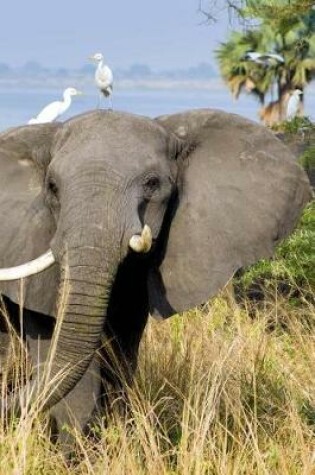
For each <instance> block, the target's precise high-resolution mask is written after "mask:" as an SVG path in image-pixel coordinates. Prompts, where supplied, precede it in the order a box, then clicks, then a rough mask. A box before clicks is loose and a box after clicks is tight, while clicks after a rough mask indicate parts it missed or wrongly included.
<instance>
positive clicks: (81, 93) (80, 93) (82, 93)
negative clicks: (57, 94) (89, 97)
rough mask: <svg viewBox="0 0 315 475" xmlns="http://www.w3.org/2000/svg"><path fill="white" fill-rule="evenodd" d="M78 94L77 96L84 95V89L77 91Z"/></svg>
mask: <svg viewBox="0 0 315 475" xmlns="http://www.w3.org/2000/svg"><path fill="white" fill-rule="evenodd" d="M76 95H77V96H84V92H82V91H77V94H76Z"/></svg>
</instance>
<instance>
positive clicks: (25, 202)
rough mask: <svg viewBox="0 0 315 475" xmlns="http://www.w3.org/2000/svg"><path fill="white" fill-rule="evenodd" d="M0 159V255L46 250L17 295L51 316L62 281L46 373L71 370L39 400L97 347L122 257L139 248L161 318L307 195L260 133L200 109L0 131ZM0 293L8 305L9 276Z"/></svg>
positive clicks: (288, 220)
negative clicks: (64, 292)
mask: <svg viewBox="0 0 315 475" xmlns="http://www.w3.org/2000/svg"><path fill="white" fill-rule="evenodd" d="M0 167H1V168H2V170H3V172H4V173H3V174H2V177H3V176H4V175H5V178H4V179H3V178H2V180H3V182H2V184H1V186H2V191H1V192H0V212H1V213H2V218H1V221H2V227H1V228H0V266H2V267H6V268H8V267H12V266H18V265H20V264H23V263H25V262H26V261H31V260H33V259H35V258H37V257H38V256H39V255H40V254H43V253H45V252H46V251H47V250H48V249H50V251H49V252H48V254H46V258H47V257H48V262H47V265H51V267H50V268H48V269H46V270H43V267H45V265H46V261H47V259H46V260H45V263H44V266H42V267H40V268H39V269H35V270H34V269H32V273H33V272H35V271H36V270H43V271H42V272H41V273H40V274H37V275H33V276H30V277H27V278H26V281H25V288H24V292H23V297H24V300H23V302H21V304H22V305H23V306H24V307H25V308H27V309H29V310H33V311H36V312H40V313H43V314H46V315H52V316H57V311H56V307H57V302H58V291H59V294H60V289H62V288H63V286H64V281H65V279H67V282H68V286H69V291H68V298H67V302H66V308H65V312H64V316H63V320H62V323H61V325H60V329H59V332H60V333H59V337H58V340H57V347H56V352H55V357H54V364H53V369H52V373H51V378H53V377H54V376H55V375H56V374H57V373H58V372H59V371H60V370H62V369H63V368H67V367H69V366H71V367H72V368H74V369H73V370H72V371H71V373H67V376H66V377H65V378H64V379H63V380H62V382H61V383H60V386H59V387H58V391H54V392H53V393H52V394H51V395H50V397H49V398H48V400H47V402H46V407H47V408H48V407H51V406H52V405H54V404H55V403H56V402H57V401H58V400H60V399H61V398H62V397H64V396H65V395H66V394H67V393H68V392H69V391H70V390H71V389H72V388H73V387H74V385H75V384H76V383H77V381H78V380H79V379H80V378H81V377H82V375H83V374H84V372H85V370H86V368H87V366H88V364H89V362H90V360H91V358H92V356H93V354H94V352H95V350H96V349H97V348H98V345H99V342H100V338H101V333H102V329H103V327H104V322H105V320H106V314H107V307H108V301H109V298H110V295H111V291H112V287H113V283H114V281H115V277H116V273H117V270H118V267H119V265H120V264H121V263H122V262H123V261H124V260H125V258H126V256H127V254H129V253H132V252H137V253H140V254H143V253H145V254H146V257H145V259H146V262H147V273H146V279H147V286H146V289H147V290H146V295H144V296H143V299H148V302H149V307H150V311H151V313H152V314H156V315H159V316H162V317H168V316H170V315H172V314H174V313H177V312H179V311H182V310H185V309H188V308H191V307H192V306H195V305H198V304H200V303H202V302H204V301H205V300H207V299H208V298H209V297H210V296H212V295H214V294H215V293H216V292H217V291H218V290H219V289H220V288H221V287H222V286H223V285H224V284H225V283H226V282H227V280H228V279H229V278H230V277H231V276H232V275H233V273H234V272H235V271H236V270H237V269H239V268H240V267H242V266H245V265H248V264H250V263H253V262H255V261H256V260H258V259H259V258H262V257H267V256H270V255H271V254H272V252H273V249H274V247H275V245H276V243H277V242H278V241H279V240H280V239H282V238H283V237H284V236H286V235H287V234H288V233H289V232H290V231H291V230H292V228H293V226H294V224H295V222H296V219H297V217H298V216H299V213H300V211H301V209H302V208H303V206H304V204H305V203H306V202H307V201H308V199H309V196H310V194H309V186H308V183H307V180H306V178H305V177H304V173H303V171H302V170H301V169H300V168H299V167H298V166H297V165H296V164H295V163H294V159H293V157H292V156H291V154H290V152H289V150H288V149H287V148H286V147H285V146H284V145H282V144H281V143H280V141H278V140H277V139H276V138H274V137H273V135H272V134H271V133H270V132H268V131H267V130H266V129H264V128H263V127H260V126H258V125H256V124H254V123H252V122H250V121H247V120H245V119H242V118H240V117H238V116H234V115H231V114H226V113H223V112H218V111H211V110H201V111H191V112H187V113H183V114H177V115H173V116H168V117H161V118H159V119H156V120H151V119H148V118H144V117H137V116H133V115H129V114H124V113H117V112H106V111H97V112H92V113H88V114H84V115H82V116H78V117H77V118H74V119H72V120H70V121H68V122H66V123H64V124H53V125H52V124H47V125H36V126H26V127H21V128H17V129H13V130H10V131H8V132H5V133H3V134H2V135H0ZM35 176H37V177H38V178H37V181H36V180H35V178H34V177H35ZM9 210H10V211H9ZM151 247H152V248H151ZM140 260H141V258H140V256H139V261H140ZM53 261H54V264H52V262H53ZM35 264H36V265H37V264H38V261H37V260H36V261H35ZM15 270H16V269H15ZM15 270H14V271H15ZM20 270H21V268H18V271H20ZM22 271H24V270H23V269H22ZM65 276H66V277H65ZM0 277H1V274H0ZM4 278H5V277H4ZM0 291H1V293H2V294H3V295H5V296H7V297H8V298H10V299H11V300H12V301H14V302H16V303H18V302H19V295H20V287H19V285H18V283H17V282H14V281H13V282H5V281H4V282H2V283H0ZM121 298H122V299H123V298H124V296H123V295H122V296H121ZM138 298H139V296H138ZM130 318H132V316H131V317H130Z"/></svg>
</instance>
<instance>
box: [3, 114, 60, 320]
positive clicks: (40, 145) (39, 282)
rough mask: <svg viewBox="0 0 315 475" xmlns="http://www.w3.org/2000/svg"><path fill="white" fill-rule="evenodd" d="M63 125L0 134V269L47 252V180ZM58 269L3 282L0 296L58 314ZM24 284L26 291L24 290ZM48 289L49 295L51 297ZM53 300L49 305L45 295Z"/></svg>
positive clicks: (50, 226) (49, 233) (49, 229)
mask: <svg viewBox="0 0 315 475" xmlns="http://www.w3.org/2000/svg"><path fill="white" fill-rule="evenodd" d="M59 128H60V124H58V123H54V124H43V125H32V126H24V127H17V128H14V129H10V130H8V131H6V132H3V133H1V134H0V213H1V217H0V219H1V226H0V267H2V268H3V267H13V266H17V265H20V264H23V263H25V262H28V261H30V260H32V259H35V258H36V257H38V256H40V255H41V254H43V253H44V252H46V251H47V250H48V248H49V245H50V241H51V238H52V236H53V234H54V226H55V225H54V222H53V219H52V216H51V213H50V211H49V210H48V209H47V207H46V206H45V204H44V200H43V196H42V193H41V189H42V183H43V174H44V172H45V170H46V167H47V165H48V164H49V162H50V159H51V154H50V151H51V147H52V144H53V140H54V138H55V135H56V132H57V130H58V129H59ZM57 272H58V269H57V268H56V266H53V267H52V268H50V269H48V270H46V271H44V272H43V273H41V274H40V275H38V276H32V277H28V278H27V279H26V280H25V281H24V282H23V283H22V282H21V281H10V282H0V294H2V295H3V296H6V297H8V298H9V299H10V300H12V301H13V302H15V303H18V304H20V303H21V304H23V306H24V307H25V308H28V309H29V310H34V311H37V312H40V313H44V314H47V315H52V314H53V312H54V299H55V292H56V289H55V287H56V284H55V281H56V274H57ZM22 284H23V285H22ZM47 289H49V292H47ZM48 294H49V295H51V296H52V297H51V299H49V298H47V295H48Z"/></svg>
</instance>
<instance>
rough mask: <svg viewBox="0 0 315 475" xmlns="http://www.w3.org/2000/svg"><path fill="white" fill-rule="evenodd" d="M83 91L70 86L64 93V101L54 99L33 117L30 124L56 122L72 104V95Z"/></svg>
mask: <svg viewBox="0 0 315 475" xmlns="http://www.w3.org/2000/svg"><path fill="white" fill-rule="evenodd" d="M81 94H82V92H81V91H78V90H77V89H75V88H74V87H68V88H67V89H65V91H64V93H63V101H54V102H51V103H50V104H48V105H47V106H46V107H44V109H43V110H42V111H40V113H39V114H38V116H37V117H35V118H33V119H31V120H30V121H29V122H28V123H29V124H46V123H47V122H54V120H56V119H57V118H58V117H60V116H61V115H62V114H63V113H64V112H66V110H68V109H69V107H70V106H71V97H72V96H79V95H81Z"/></svg>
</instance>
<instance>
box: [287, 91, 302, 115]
mask: <svg viewBox="0 0 315 475" xmlns="http://www.w3.org/2000/svg"><path fill="white" fill-rule="evenodd" d="M301 94H303V92H302V91H301V90H300V89H295V90H294V91H292V93H291V97H290V99H289V100H288V105H287V117H286V119H287V120H292V119H294V117H296V115H297V113H298V111H299V107H300V104H301V99H300V95H301Z"/></svg>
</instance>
